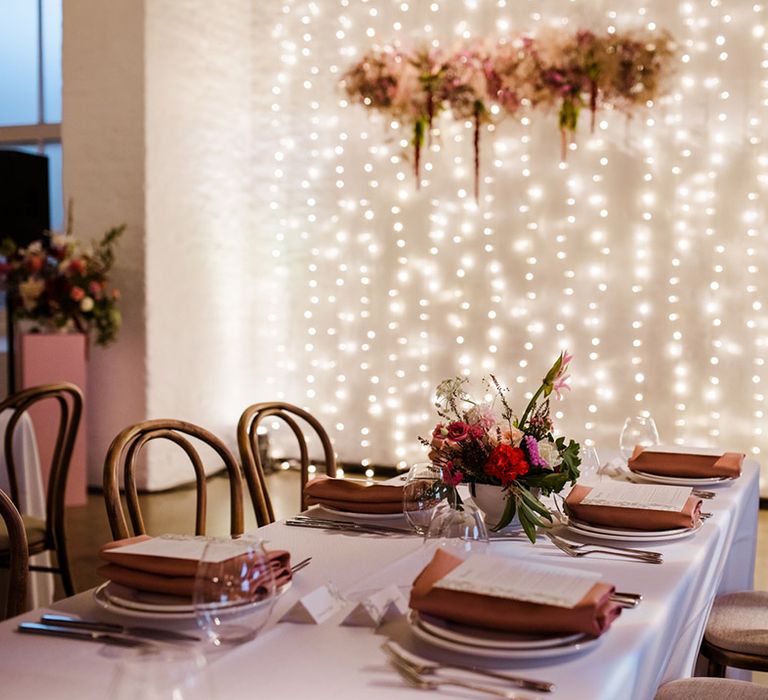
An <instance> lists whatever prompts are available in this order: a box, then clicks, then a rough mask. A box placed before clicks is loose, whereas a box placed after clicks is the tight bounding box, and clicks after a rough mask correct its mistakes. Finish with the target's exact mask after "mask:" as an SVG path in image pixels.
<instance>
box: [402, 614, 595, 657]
mask: <svg viewBox="0 0 768 700" xmlns="http://www.w3.org/2000/svg"><path fill="white" fill-rule="evenodd" d="M408 625H409V626H410V628H411V631H412V632H413V634H414V635H415V636H416V637H418V638H419V639H420V640H421V641H423V642H425V643H426V644H429V645H430V646H434V647H439V648H441V649H447V650H448V651H455V652H458V653H460V654H462V655H464V656H474V657H478V658H486V659H548V658H554V657H558V656H571V655H572V654H581V653H583V652H585V651H587V650H588V649H592V648H593V647H594V646H595V645H596V644H597V643H598V642H599V641H600V637H591V636H590V635H587V634H581V635H578V637H577V639H576V640H574V641H572V642H568V643H566V644H560V645H558V646H552V647H544V648H537V649H495V648H491V647H482V646H475V645H472V644H467V643H466V642H457V641H454V640H451V639H444V638H443V637H438V636H437V635H435V634H433V633H432V632H430V631H429V630H428V629H426V628H425V627H424V626H423V625H422V622H421V618H420V617H419V615H418V613H416V612H414V611H411V613H410V615H409V616H408Z"/></svg>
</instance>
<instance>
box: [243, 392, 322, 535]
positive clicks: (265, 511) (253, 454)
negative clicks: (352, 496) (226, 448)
mask: <svg viewBox="0 0 768 700" xmlns="http://www.w3.org/2000/svg"><path fill="white" fill-rule="evenodd" d="M294 416H295V417H298V418H301V419H302V420H304V421H305V422H306V423H308V424H309V426H310V427H311V428H312V429H313V430H314V432H315V433H316V434H317V436H318V437H319V438H320V442H321V443H322V445H323V454H324V456H325V473H326V474H328V476H336V454H335V453H334V451H333V445H332V444H331V440H330V438H329V437H328V433H326V432H325V429H324V428H323V426H322V425H321V424H320V422H319V421H318V420H317V418H315V417H314V416H313V415H312V414H310V413H308V412H307V411H305V410H304V409H303V408H299V407H298V406H294V405H293V404H290V403H282V402H279V401H266V402H262V403H256V404H253V405H252V406H249V407H248V408H246V409H245V411H243V414H242V415H241V416H240V421H239V422H238V424H237V446H238V449H239V450H240V460H241V462H242V464H243V470H244V471H245V480H246V482H247V484H248V490H249V491H250V493H251V500H252V501H253V507H254V510H255V511H256V519H257V521H258V523H259V525H267V524H268V523H273V522H275V512H274V510H273V508H272V501H271V500H270V498H269V491H268V490H267V483H266V480H265V478H264V465H263V464H262V462H261V451H260V450H259V427H260V426H261V424H262V423H263V422H264V420H266V419H267V418H270V417H271V418H279V419H280V420H282V421H283V422H284V423H285V424H286V425H287V426H288V427H289V428H290V429H291V431H292V432H293V434H294V435H295V436H296V440H297V442H298V443H299V461H300V464H301V510H304V509H305V508H306V503H305V498H304V486H306V483H307V480H308V479H309V450H308V449H307V440H306V438H305V437H304V433H303V431H302V429H301V427H300V426H299V424H298V422H297V421H296V418H295V417H294Z"/></svg>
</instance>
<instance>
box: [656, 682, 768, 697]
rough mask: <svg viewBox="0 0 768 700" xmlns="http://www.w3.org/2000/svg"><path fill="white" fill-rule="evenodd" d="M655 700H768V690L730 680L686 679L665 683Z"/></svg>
mask: <svg viewBox="0 0 768 700" xmlns="http://www.w3.org/2000/svg"><path fill="white" fill-rule="evenodd" d="M654 700H768V688H766V687H765V686H759V685H755V684H754V683H747V682H746V681H735V680H731V679H728V678H685V679H683V680H679V681H670V682H669V683H665V684H664V685H663V686H661V688H659V689H658V691H656V695H655V697H654Z"/></svg>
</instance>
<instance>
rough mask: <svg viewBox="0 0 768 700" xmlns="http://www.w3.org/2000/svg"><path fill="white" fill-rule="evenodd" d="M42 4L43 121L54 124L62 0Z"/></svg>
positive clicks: (58, 95) (57, 104)
mask: <svg viewBox="0 0 768 700" xmlns="http://www.w3.org/2000/svg"><path fill="white" fill-rule="evenodd" d="M0 1H1V0H0ZM42 4H43V100H44V102H43V104H44V108H43V111H44V114H43V121H45V122H47V123H49V124H54V123H58V122H60V121H61V0H42ZM51 211H53V210H51Z"/></svg>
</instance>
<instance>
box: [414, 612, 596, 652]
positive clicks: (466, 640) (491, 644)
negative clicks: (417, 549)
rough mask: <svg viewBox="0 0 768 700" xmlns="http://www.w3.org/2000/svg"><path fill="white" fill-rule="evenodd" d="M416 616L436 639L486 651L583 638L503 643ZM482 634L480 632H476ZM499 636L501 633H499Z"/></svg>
mask: <svg viewBox="0 0 768 700" xmlns="http://www.w3.org/2000/svg"><path fill="white" fill-rule="evenodd" d="M417 614H418V618H419V619H418V624H420V625H421V626H422V627H423V628H424V629H425V630H426V631H427V632H431V633H432V634H433V635H434V636H436V637H442V638H443V639H448V640H451V641H455V642H459V643H463V644H471V645H472V646H477V647H484V648H486V649H542V648H545V647H553V646H562V645H563V644H569V643H570V642H573V641H575V640H577V639H579V638H580V637H583V636H584V635H583V634H582V633H580V632H576V633H573V634H566V635H560V636H557V637H555V636H550V637H546V636H545V635H541V637H539V638H538V639H537V640H533V639H532V640H530V641H527V642H526V641H512V640H507V641H503V640H501V639H499V640H494V639H485V638H483V637H476V636H473V635H472V634H468V633H467V634H465V633H462V632H461V631H459V630H456V629H451V628H450V626H452V625H456V626H459V627H462V626H463V625H461V624H460V623H458V622H451V621H448V620H445V621H444V620H440V619H438V618H435V617H432V616H430V615H424V614H422V613H417ZM443 624H445V625H448V626H449V627H447V628H446V627H443V626H442V625H443ZM467 627H468V628H469V629H472V628H471V626H469V625H467ZM478 631H480V632H482V630H478ZM492 631H493V630H492ZM499 633H500V634H501V632H499Z"/></svg>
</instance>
